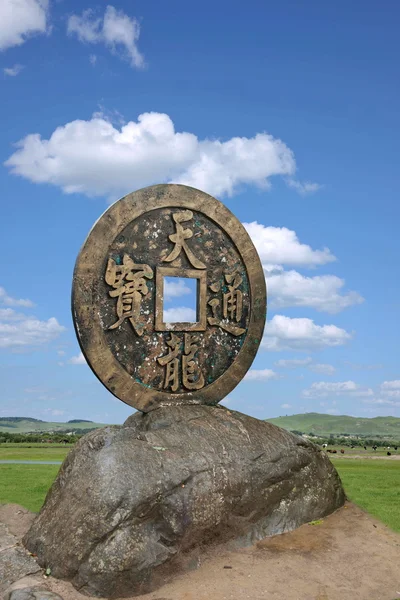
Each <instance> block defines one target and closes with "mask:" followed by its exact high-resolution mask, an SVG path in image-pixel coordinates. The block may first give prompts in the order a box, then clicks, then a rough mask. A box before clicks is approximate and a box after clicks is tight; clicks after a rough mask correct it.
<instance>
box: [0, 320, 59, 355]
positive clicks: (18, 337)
mask: <svg viewBox="0 0 400 600" xmlns="http://www.w3.org/2000/svg"><path fill="white" fill-rule="evenodd" d="M64 330H65V327H63V326H62V325H60V324H59V323H58V321H57V319H56V318H55V317H51V318H50V319H48V320H47V321H40V320H39V319H36V318H35V317H29V316H27V315H22V318H19V319H16V320H13V319H12V318H8V319H4V318H3V319H1V320H0V348H14V349H16V348H20V349H23V348H29V347H31V348H36V347H38V346H42V345H44V344H46V343H48V342H52V341H53V340H55V339H56V338H57V337H58V336H59V335H60V334H61V333H62V332H63V331H64Z"/></svg>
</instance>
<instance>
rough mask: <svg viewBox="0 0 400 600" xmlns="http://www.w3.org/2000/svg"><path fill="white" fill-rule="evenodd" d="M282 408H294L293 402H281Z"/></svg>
mask: <svg viewBox="0 0 400 600" xmlns="http://www.w3.org/2000/svg"><path fill="white" fill-rule="evenodd" d="M281 408H292V405H291V404H281Z"/></svg>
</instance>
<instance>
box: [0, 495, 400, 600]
mask: <svg viewBox="0 0 400 600" xmlns="http://www.w3.org/2000/svg"><path fill="white" fill-rule="evenodd" d="M9 506H10V505H9ZM13 506H14V508H13V509H7V510H6V509H5V508H4V507H3V508H1V507H0V517H2V518H3V520H5V521H6V524H8V523H7V515H8V518H10V515H11V520H13V518H14V517H12V512H13V511H15V510H16V508H17V509H19V510H25V509H21V507H15V505H13ZM27 521H28V519H27ZM60 543H62V541H60ZM42 582H44V580H43V579H42ZM45 585H46V586H47V587H48V588H49V589H51V590H53V591H54V592H57V593H58V594H60V596H62V597H63V598H64V600H84V599H86V600H87V598H88V597H87V596H83V595H81V594H79V593H78V592H77V591H76V590H75V589H74V588H73V587H72V586H71V585H70V584H68V583H66V582H63V581H59V580H55V579H53V578H51V577H50V578H48V579H46V580H45ZM133 598H136V600H248V599H249V600H395V599H400V535H399V534H396V533H394V532H393V531H391V530H390V529H388V528H387V527H386V526H385V525H383V524H382V523H381V522H380V521H377V520H376V519H374V518H372V517H370V516H369V515H368V514H366V513H364V512H363V511H362V510H361V509H359V508H358V507H356V506H355V505H353V504H350V503H348V504H346V505H345V506H344V507H343V508H341V509H339V510H338V511H336V512H335V513H333V514H332V515H330V516H329V517H327V518H325V519H323V520H322V521H316V522H314V524H307V525H303V526H302V527H300V528H299V529H296V530H295V531H292V532H290V533H285V534H282V535H278V536H274V537H271V538H267V539H265V540H262V541H260V542H258V543H257V544H256V545H255V546H252V547H250V548H246V549H241V550H237V551H234V552H232V551H226V550H220V551H219V552H213V553H212V554H209V555H208V556H207V557H205V559H204V560H203V562H202V564H201V565H200V566H199V568H198V569H197V570H195V571H191V572H190V573H186V574H185V575H182V576H180V577H177V578H176V579H175V580H174V581H171V582H170V583H166V584H165V585H164V586H162V587H161V588H159V589H158V590H157V591H155V592H153V593H151V594H146V595H141V596H136V597H133V596H132V599H133Z"/></svg>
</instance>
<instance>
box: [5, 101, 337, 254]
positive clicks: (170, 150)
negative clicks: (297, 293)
mask: <svg viewBox="0 0 400 600" xmlns="http://www.w3.org/2000/svg"><path fill="white" fill-rule="evenodd" d="M17 148H18V149H17V150H16V152H15V153H14V154H13V155H12V156H11V157H10V158H9V159H8V160H7V162H6V163H5V164H6V166H8V167H9V168H10V170H11V172H12V173H14V174H16V175H21V176H23V177H25V178H27V179H29V180H30V181H33V182H35V183H50V184H53V185H56V186H59V187H61V188H62V189H63V191H64V192H66V193H68V194H71V193H81V194H86V195H88V196H109V197H110V196H112V197H113V198H116V197H118V196H120V195H122V194H124V193H127V192H129V191H131V190H132V189H137V188H141V187H145V186H147V185H151V184H153V183H160V182H174V183H184V184H187V185H192V186H194V187H197V188H200V189H202V190H204V191H206V192H209V193H210V194H213V195H216V196H217V197H218V196H219V197H221V196H231V195H232V194H234V193H235V192H236V191H237V190H238V189H239V188H240V187H241V186H243V185H254V186H256V187H258V188H268V187H269V186H270V178H271V177H273V176H274V175H283V176H286V175H289V174H293V173H294V172H295V170H296V163H295V159H294V156H293V153H292V151H291V150H290V148H288V147H287V146H286V145H285V144H284V143H283V142H282V141H281V140H279V139H276V138H273V137H272V136H271V135H269V134H267V133H259V134H257V135H255V136H254V137H253V138H245V137H242V138H238V137H236V138H231V139H229V140H227V141H220V140H208V139H204V140H199V139H198V138H197V136H196V135H194V134H193V133H189V132H177V131H175V127H174V123H173V122H172V120H171V119H170V117H169V116H168V115H166V114H162V113H155V112H153V113H144V114H141V115H140V116H139V117H138V120H137V121H130V122H128V123H126V124H125V125H122V126H121V127H120V128H119V127H118V126H116V125H114V124H113V123H111V122H110V121H109V120H107V118H105V117H104V115H103V116H101V115H99V114H97V115H94V116H93V117H92V118H91V119H90V120H88V121H83V120H77V121H71V122H70V123H67V124H66V125H63V126H61V127H58V128H57V129H56V130H55V131H54V132H53V133H52V135H51V136H50V138H49V139H48V140H46V139H42V138H41V136H40V134H38V133H34V134H30V135H28V136H26V137H25V138H24V139H23V140H21V141H20V142H18V143H17ZM261 227H262V226H261ZM253 230H254V227H253ZM285 231H287V232H289V230H285ZM293 233H294V232H292V233H291V234H290V233H289V235H293ZM293 244H294V245H295V246H296V244H295V240H292V247H293ZM296 247H297V246H296ZM279 249H280V250H282V251H283V253H284V254H283V257H285V256H286V255H287V253H288V251H287V249H286V246H285V245H283V244H282V245H280V247H279ZM277 250H278V249H277ZM302 251H303V254H304V257H309V258H308V259H307V260H310V261H311V263H312V264H324V263H325V262H329V261H330V260H333V257H332V256H331V255H330V252H329V250H327V249H325V250H322V251H314V252H313V251H311V249H310V248H309V247H308V246H304V248H302ZM291 256H292V260H294V264H298V260H299V259H296V258H295V252H292V253H291ZM279 260H282V257H280V258H279Z"/></svg>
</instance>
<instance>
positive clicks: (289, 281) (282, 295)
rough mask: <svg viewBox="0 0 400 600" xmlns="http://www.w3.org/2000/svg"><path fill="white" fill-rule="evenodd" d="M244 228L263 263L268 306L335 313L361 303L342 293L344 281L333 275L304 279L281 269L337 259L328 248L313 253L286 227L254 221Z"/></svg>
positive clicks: (353, 295)
mask: <svg viewBox="0 0 400 600" xmlns="http://www.w3.org/2000/svg"><path fill="white" fill-rule="evenodd" d="M244 226H245V228H246V230H247V232H248V234H249V235H250V237H251V239H252V241H253V243H254V245H255V247H256V248H257V251H258V253H259V256H260V258H261V262H262V264H263V268H264V271H265V275H266V280H267V287H268V296H269V301H270V306H272V307H275V308H286V307H289V306H299V307H306V306H307V307H311V308H314V309H316V310H318V311H320V312H328V313H331V314H334V313H338V312H340V311H341V310H343V309H345V308H347V307H349V306H352V305H354V304H360V303H361V302H363V301H364V299H363V297H362V296H361V295H360V294H359V293H357V292H352V291H350V292H344V293H343V287H344V284H345V282H344V280H343V279H340V278H339V277H336V276H335V275H319V276H314V277H307V276H305V275H302V274H301V273H299V272H298V271H295V270H293V269H292V270H289V271H286V270H285V269H284V266H283V265H291V266H297V267H305V268H315V267H318V266H321V265H325V264H327V263H330V262H333V261H335V260H336V257H335V256H334V255H333V254H332V252H331V251H330V250H329V248H323V249H322V250H314V249H313V248H311V246H309V245H307V244H303V243H301V242H300V240H299V239H298V236H297V235H296V232H295V231H293V230H291V229H287V228H286V227H272V226H269V227H266V226H264V225H262V224H261V223H257V222H256V221H254V222H252V223H244Z"/></svg>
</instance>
